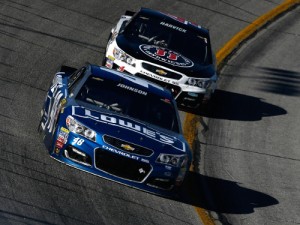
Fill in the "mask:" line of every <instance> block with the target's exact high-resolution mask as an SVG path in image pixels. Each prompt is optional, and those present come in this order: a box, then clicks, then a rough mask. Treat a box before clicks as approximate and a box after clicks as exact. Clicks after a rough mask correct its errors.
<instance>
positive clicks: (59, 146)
mask: <svg viewBox="0 0 300 225" xmlns="http://www.w3.org/2000/svg"><path fill="white" fill-rule="evenodd" d="M55 146H56V147H57V148H62V147H63V146H64V143H63V142H61V141H59V140H57V141H56V143H55Z"/></svg>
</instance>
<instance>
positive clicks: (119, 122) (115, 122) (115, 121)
mask: <svg viewBox="0 0 300 225" xmlns="http://www.w3.org/2000/svg"><path fill="white" fill-rule="evenodd" d="M72 115H74V116H77V117H81V118H89V119H92V120H95V121H97V122H100V123H106V124H110V125H112V126H118V127H122V128H125V129H128V130H131V131H134V132H137V133H139V134H142V135H145V136H147V137H149V138H153V139H156V140H158V141H160V142H161V143H164V144H171V145H172V144H174V143H175V141H176V140H177V139H176V138H173V137H170V136H167V135H165V134H161V133H160V132H157V131H155V130H152V129H148V128H147V127H145V126H142V125H140V124H136V123H133V122H128V121H126V120H124V119H121V118H118V117H115V116H112V115H106V114H103V113H99V112H94V111H91V110H88V109H85V108H82V107H79V106H72ZM178 150H180V151H185V146H184V144H183V143H182V149H178Z"/></svg>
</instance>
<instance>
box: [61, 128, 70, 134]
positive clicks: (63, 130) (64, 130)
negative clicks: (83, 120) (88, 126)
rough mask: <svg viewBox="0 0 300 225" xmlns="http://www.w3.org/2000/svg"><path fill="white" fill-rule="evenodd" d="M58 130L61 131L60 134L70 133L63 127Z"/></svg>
mask: <svg viewBox="0 0 300 225" xmlns="http://www.w3.org/2000/svg"><path fill="white" fill-rule="evenodd" d="M60 130H61V131H62V132H65V133H67V134H68V133H70V131H69V130H68V129H67V128H65V127H61V128H60Z"/></svg>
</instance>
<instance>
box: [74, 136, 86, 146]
mask: <svg viewBox="0 0 300 225" xmlns="http://www.w3.org/2000/svg"><path fill="white" fill-rule="evenodd" d="M83 142H84V140H83V139H81V138H78V137H77V138H74V140H73V142H72V145H79V146H80V145H82V144H83Z"/></svg>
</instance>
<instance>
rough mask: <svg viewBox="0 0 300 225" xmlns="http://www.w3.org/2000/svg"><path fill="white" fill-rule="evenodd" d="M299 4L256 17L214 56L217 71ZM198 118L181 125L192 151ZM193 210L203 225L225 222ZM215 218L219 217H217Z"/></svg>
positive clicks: (290, 1)
mask: <svg viewBox="0 0 300 225" xmlns="http://www.w3.org/2000/svg"><path fill="white" fill-rule="evenodd" d="M299 4H300V0H285V1H284V2H283V3H281V4H280V5H278V6H277V7H275V8H273V9H272V10H270V11H269V12H267V13H266V14H263V15H262V16H260V17H258V18H257V19H256V20H254V21H253V22H252V23H251V24H249V25H248V26H247V27H245V28H244V29H243V30H241V31H240V32H238V33H237V34H236V35H234V36H233V37H232V38H231V39H230V40H229V41H228V42H227V43H226V44H225V45H224V46H223V47H222V48H221V49H220V50H219V51H218V52H217V54H216V59H217V69H218V71H220V70H221V69H222V67H223V66H224V65H225V63H226V61H228V60H229V59H230V57H231V56H232V55H233V53H235V52H236V50H237V49H239V47H240V46H241V45H242V44H243V43H244V42H245V41H247V40H248V39H250V38H251V37H253V35H254V34H255V33H256V32H258V31H259V30H260V29H262V28H263V27H265V26H267V25H268V24H269V23H270V22H272V21H273V20H275V19H276V18H278V17H279V16H280V15H282V14H283V13H285V12H287V11H288V10H291V9H292V8H294V7H296V6H297V5H299ZM200 118H201V116H198V115H195V114H191V113H187V114H186V116H185V120H184V124H183V134H184V136H185V138H186V140H187V142H188V143H189V145H190V146H191V148H192V149H193V147H194V146H196V145H195V141H196V140H197V138H196V137H197V131H198V128H199V126H200V124H199V121H200ZM193 150H194V149H193ZM192 170H193V169H192ZM206 189H207V188H206ZM210 204H211V202H210ZM194 208H195V210H196V212H197V214H198V215H199V217H200V219H201V221H202V222H203V224H204V225H215V224H216V221H218V223H222V222H225V221H220V219H218V218H213V217H215V216H212V215H211V212H209V211H207V210H205V209H203V208H200V207H196V206H195V207H194ZM217 217H219V215H218V216H217ZM221 220H222V219H221Z"/></svg>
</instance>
